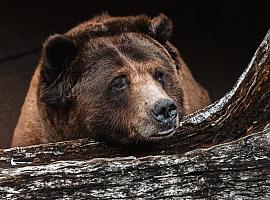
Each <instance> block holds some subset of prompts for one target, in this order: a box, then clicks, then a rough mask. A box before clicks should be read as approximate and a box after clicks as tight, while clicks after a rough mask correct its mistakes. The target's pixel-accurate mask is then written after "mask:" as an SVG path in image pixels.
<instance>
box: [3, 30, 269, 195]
mask: <svg viewBox="0 0 270 200" xmlns="http://www.w3.org/2000/svg"><path fill="white" fill-rule="evenodd" d="M269 73H270V31H268V33H267V35H266V37H265V39H264V40H263V42H262V44H261V45H260V46H259V48H258V50H257V51H256V53H255V55H254V57H253V58H252V60H251V62H250V64H249V66H248V67H247V69H246V70H245V71H244V72H243V74H242V75H241V77H240V78H239V80H238V81H237V83H236V84H235V86H234V87H233V89H232V90H231V91H230V92H228V93H227V94H226V95H225V96H224V97H223V98H222V99H220V100H219V101H217V102H215V103H214V104H212V105H210V106H208V107H207V108H204V109H203V110H201V111H199V112H196V113H194V114H192V115H190V116H187V117H186V118H185V119H184V120H183V121H182V122H181V126H180V127H179V128H178V131H177V133H176V134H175V135H174V136H173V137H171V138H170V139H168V140H166V141H163V142H159V143H154V144H151V145H150V146H148V148H144V149H140V148H141V146H139V148H132V149H128V148H126V147H124V148H121V147H117V146H111V145H108V144H105V143H103V142H97V141H94V140H93V139H80V140H76V141H68V142H59V143H55V144H43V145H37V146H30V147H23V148H12V149H4V150H0V197H1V199H2V198H3V199H9V198H12V199H20V198H22V199H31V198H38V197H39V198H41V199H42V198H43V199H50V198H60V199H62V198H66V199H68V198H71V199H74V198H75V199H80V198H81V199H84V198H85V197H93V198H94V197H101V198H105V199H106V198H107V199H112V198H142V199H144V198H158V197H168V198H169V197H170V198H172V197H182V198H193V199H194V198H195V199H196V198H207V197H209V196H212V198H214V199H216V198H217V199H219V198H233V199H235V198H240V199H241V198H245V199H249V198H250V199H253V198H255V197H256V198H260V199H269V198H270V155H269V154H270V149H269V148H270V147H269V143H270V128H269V123H270V87H269V86H270V79H269V78H270V74H269ZM246 135H248V136H246ZM244 136H246V137H244ZM241 137H244V138H241ZM238 138H241V139H239V140H237V141H235V140H236V139H238ZM231 141H233V142H231ZM225 142H231V143H225ZM220 143H225V144H223V145H220V146H214V147H211V148H208V149H205V150H202V149H201V150H193V149H196V148H200V147H210V146H213V145H217V144H220ZM143 147H144V146H143ZM189 150H193V151H191V152H188V153H185V154H181V153H184V152H186V151H189ZM120 156H121V157H120ZM124 156H128V157H124ZM134 156H136V157H134ZM115 157H118V158H115ZM56 161H58V162H56Z"/></svg>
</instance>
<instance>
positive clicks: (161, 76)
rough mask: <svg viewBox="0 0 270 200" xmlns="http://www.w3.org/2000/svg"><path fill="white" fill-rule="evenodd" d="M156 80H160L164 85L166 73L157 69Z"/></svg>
mask: <svg viewBox="0 0 270 200" xmlns="http://www.w3.org/2000/svg"><path fill="white" fill-rule="evenodd" d="M155 80H157V81H158V82H160V83H161V84H162V85H163V84H164V81H165V74H164V72H162V71H160V70H156V71H155Z"/></svg>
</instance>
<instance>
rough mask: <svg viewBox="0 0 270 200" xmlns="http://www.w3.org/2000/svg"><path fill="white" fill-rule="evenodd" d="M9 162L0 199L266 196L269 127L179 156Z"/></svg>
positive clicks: (0, 178)
mask: <svg viewBox="0 0 270 200" xmlns="http://www.w3.org/2000/svg"><path fill="white" fill-rule="evenodd" d="M77 149H78V150H79V148H77ZM6 151H7V152H8V150H6ZM52 152H54V153H55V154H59V155H61V153H60V152H56V151H52ZM52 152H48V154H51V153H52ZM22 153H23V152H22ZM41 153H43V154H46V153H45V152H41ZM78 154H80V152H78ZM32 156H33V157H34V155H33V154H30V153H29V154H28V157H29V158H31V157H32ZM0 158H1V157H0ZM2 159H3V158H2ZM25 161H26V160H25ZM11 163H12V164H13V167H10V166H6V168H5V167H4V168H2V169H1V170H0V198H1V199H88V198H90V199H93V198H101V199H125V198H126V199H130V198H131V199H134V198H135V199H155V198H161V197H162V198H166V197H167V198H169V199H172V198H178V199H179V198H180V199H269V198H270V129H267V130H265V131H264V132H260V133H257V134H254V135H250V136H247V137H246V138H243V139H240V140H238V141H235V142H232V143H230V144H224V145H219V146H214V147H212V148H209V149H198V150H194V151H190V152H188V153H185V154H175V155H156V156H146V157H141V158H136V157H134V156H129V157H118V158H95V159H91V160H81V161H58V162H52V163H50V164H44V165H37V166H31V164H30V163H31V162H30V163H29V164H28V165H29V166H20V164H19V163H16V162H14V160H13V161H11Z"/></svg>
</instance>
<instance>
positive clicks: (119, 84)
mask: <svg viewBox="0 0 270 200" xmlns="http://www.w3.org/2000/svg"><path fill="white" fill-rule="evenodd" d="M127 86H128V80H127V77H126V76H125V75H122V76H119V77H116V78H115V79H114V80H113V82H112V87H113V89H115V90H117V91H120V90H123V89H125V88H126V87H127Z"/></svg>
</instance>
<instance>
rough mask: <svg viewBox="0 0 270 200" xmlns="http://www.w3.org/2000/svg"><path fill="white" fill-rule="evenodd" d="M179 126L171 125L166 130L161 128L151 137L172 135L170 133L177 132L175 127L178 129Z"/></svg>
mask: <svg viewBox="0 0 270 200" xmlns="http://www.w3.org/2000/svg"><path fill="white" fill-rule="evenodd" d="M176 127H177V126H173V127H170V128H168V129H166V130H160V131H158V132H157V133H156V134H154V135H151V137H153V138H159V137H165V136H167V137H168V136H170V135H173V133H174V132H175V129H176Z"/></svg>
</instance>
